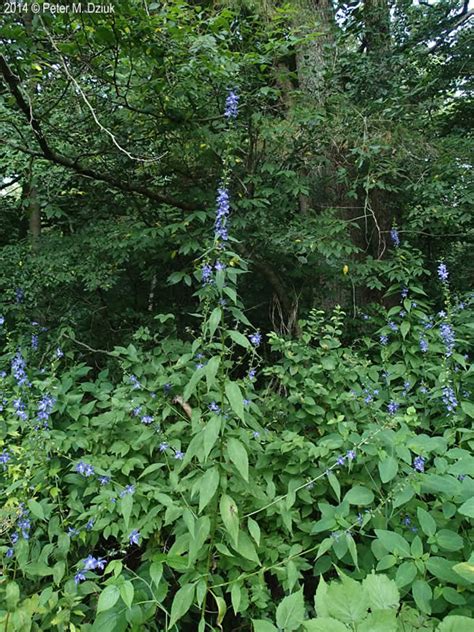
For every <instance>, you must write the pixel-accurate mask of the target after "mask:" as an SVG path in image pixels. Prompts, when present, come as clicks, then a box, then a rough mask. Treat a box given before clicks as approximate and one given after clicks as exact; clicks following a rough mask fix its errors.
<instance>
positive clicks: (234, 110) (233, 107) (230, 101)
mask: <svg viewBox="0 0 474 632" xmlns="http://www.w3.org/2000/svg"><path fill="white" fill-rule="evenodd" d="M238 106H239V96H238V94H237V93H236V92H235V90H229V92H228V94H227V98H226V100H225V110H224V116H225V117H226V119H236V118H237V115H238V113H239V111H238Z"/></svg>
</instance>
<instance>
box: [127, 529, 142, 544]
mask: <svg viewBox="0 0 474 632" xmlns="http://www.w3.org/2000/svg"><path fill="white" fill-rule="evenodd" d="M128 540H129V542H130V544H139V543H140V532H139V531H138V530H137V529H134V530H133V531H132V532H131V533H130V535H129V536H128Z"/></svg>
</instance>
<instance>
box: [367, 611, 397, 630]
mask: <svg viewBox="0 0 474 632" xmlns="http://www.w3.org/2000/svg"><path fill="white" fill-rule="evenodd" d="M397 630H398V628H397V615H396V613H395V611H394V610H378V611H377V612H371V613H370V614H369V615H368V616H367V618H365V619H364V620H363V621H362V623H359V625H358V626H357V632H396V631H397Z"/></svg>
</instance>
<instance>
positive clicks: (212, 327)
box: [208, 307, 222, 338]
mask: <svg viewBox="0 0 474 632" xmlns="http://www.w3.org/2000/svg"><path fill="white" fill-rule="evenodd" d="M221 318H222V309H221V308H220V307H214V309H213V310H212V313H211V315H210V317H209V324H208V327H209V334H210V336H211V338H212V337H213V336H214V333H215V331H216V329H217V327H218V326H219V323H220V322H221Z"/></svg>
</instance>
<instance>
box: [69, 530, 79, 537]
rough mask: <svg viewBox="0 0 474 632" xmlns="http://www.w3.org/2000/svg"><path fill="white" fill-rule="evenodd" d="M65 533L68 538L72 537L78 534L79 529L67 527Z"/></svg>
mask: <svg viewBox="0 0 474 632" xmlns="http://www.w3.org/2000/svg"><path fill="white" fill-rule="evenodd" d="M67 534H68V536H69V537H70V538H73V537H74V536H76V535H79V529H75V528H74V527H68V530H67Z"/></svg>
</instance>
